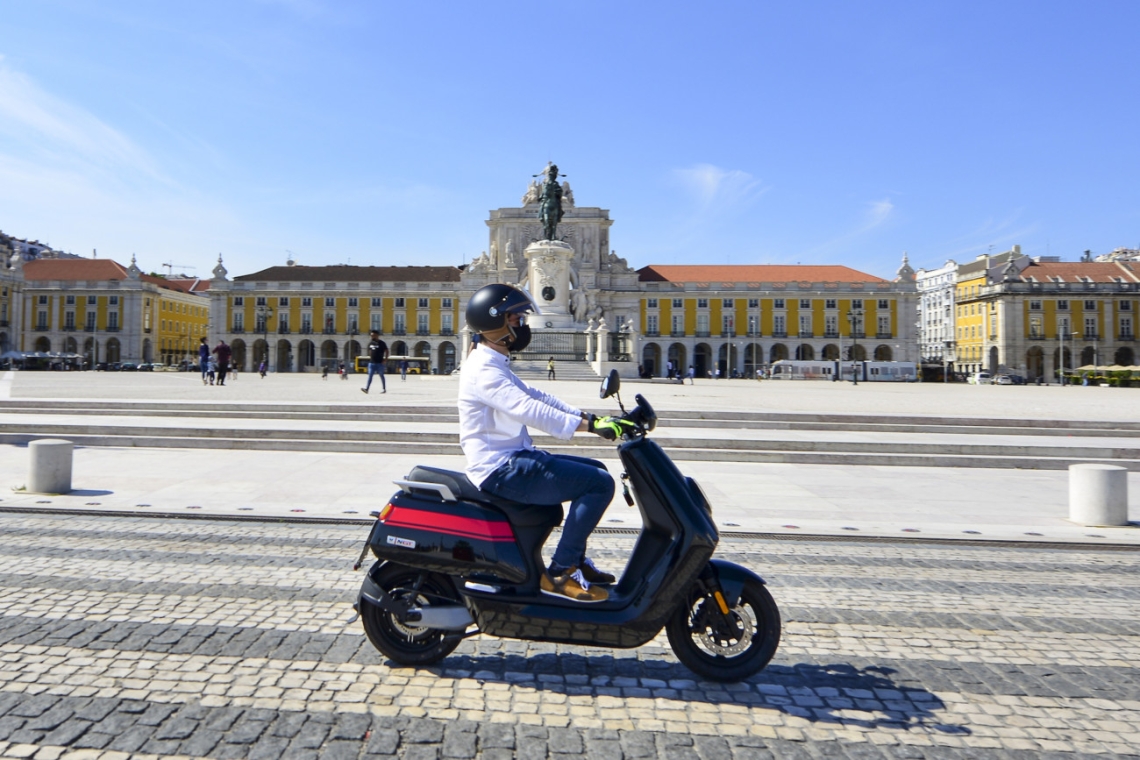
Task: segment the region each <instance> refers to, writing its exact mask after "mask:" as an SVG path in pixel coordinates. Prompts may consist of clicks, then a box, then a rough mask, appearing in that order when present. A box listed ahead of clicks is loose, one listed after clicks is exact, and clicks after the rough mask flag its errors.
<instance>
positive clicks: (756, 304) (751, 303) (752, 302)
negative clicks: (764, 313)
mask: <svg viewBox="0 0 1140 760" xmlns="http://www.w3.org/2000/svg"><path fill="white" fill-rule="evenodd" d="M748 308H749V309H759V308H760V299H759V298H749V299H748Z"/></svg>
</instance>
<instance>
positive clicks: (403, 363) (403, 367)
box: [400, 359, 408, 383]
mask: <svg viewBox="0 0 1140 760" xmlns="http://www.w3.org/2000/svg"><path fill="white" fill-rule="evenodd" d="M407 381H408V360H407V359H401V360H400V382H401V383H406V382H407Z"/></svg>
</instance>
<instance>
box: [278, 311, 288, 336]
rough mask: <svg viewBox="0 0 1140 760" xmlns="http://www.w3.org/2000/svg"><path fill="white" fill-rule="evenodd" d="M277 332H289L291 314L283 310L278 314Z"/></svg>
mask: <svg viewBox="0 0 1140 760" xmlns="http://www.w3.org/2000/svg"><path fill="white" fill-rule="evenodd" d="M277 332H279V333H287V332H289V315H288V314H286V313H284V312H281V313H279V314H278V315H277Z"/></svg>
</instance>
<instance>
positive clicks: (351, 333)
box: [344, 319, 356, 375]
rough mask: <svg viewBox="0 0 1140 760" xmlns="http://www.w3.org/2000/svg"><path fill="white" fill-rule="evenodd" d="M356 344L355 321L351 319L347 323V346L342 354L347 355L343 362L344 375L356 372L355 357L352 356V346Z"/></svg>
mask: <svg viewBox="0 0 1140 760" xmlns="http://www.w3.org/2000/svg"><path fill="white" fill-rule="evenodd" d="M355 342H356V320H355V319H351V320H349V322H348V345H347V346H345V348H344V352H345V353H346V354H347V355H348V356H347V357H346V358H347V360H348V361H346V362H345V368H344V373H345V374H346V375H347V374H349V373H351V372H355V371H356V357H355V356H353V355H352V344H353V343H355Z"/></svg>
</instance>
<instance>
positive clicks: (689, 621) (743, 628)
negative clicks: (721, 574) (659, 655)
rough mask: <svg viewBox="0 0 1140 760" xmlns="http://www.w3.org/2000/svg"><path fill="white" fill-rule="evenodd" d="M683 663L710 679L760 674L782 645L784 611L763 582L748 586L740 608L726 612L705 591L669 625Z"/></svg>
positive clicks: (698, 592) (692, 598)
mask: <svg viewBox="0 0 1140 760" xmlns="http://www.w3.org/2000/svg"><path fill="white" fill-rule="evenodd" d="M665 633H666V634H667V635H668V636H669V645H670V646H672V647H673V652H674V654H676V655H677V659H678V660H680V661H681V663H682V664H683V665H684V666H685V667H687V668H688V669H689V670H691V671H693V672H694V673H696V674H697V675H699V676H701V677H702V678H707V679H708V680H710V681H730V682H731V681H743V680H744V679H745V678H748V677H749V676H752V675H755V674H756V673H759V672H760V671H761V670H763V669H764V667H765V666H766V665H767V664H768V662H769V661H770V660H771V659H772V656H773V655H775V654H776V647H777V646H779V644H780V610H779V608H778V607H776V602H775V600H774V599H772V595H771V594H770V593H768V589H767V587H765V586H764V584H763V583H759V582H757V581H754V580H749V581H747V582H745V584H744V588H743V590H742V591H741V593H740V599H739V600H738V601H737V603H736V605H735V606H733V607H730V608H729V610H728V615H724V614H722V613H721V610H720V608H719V606H718V605H717V602H716V599H714V598H713V597H712V596H711V595H710V594H707V593H705V592H704V591H702V590H700V589H699V588H695V589H694V590H693V591H692V592H691V593H690V595H689V599H688V602H687V603H686V604H684V605H682V606H681V607H678V608H677V611H676V612H674V613H673V616H672V617H671V618H670V619H669V622H668V623H667V624H666V625H665Z"/></svg>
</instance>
